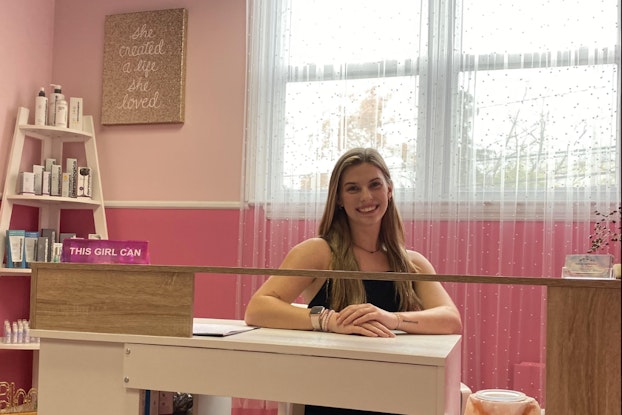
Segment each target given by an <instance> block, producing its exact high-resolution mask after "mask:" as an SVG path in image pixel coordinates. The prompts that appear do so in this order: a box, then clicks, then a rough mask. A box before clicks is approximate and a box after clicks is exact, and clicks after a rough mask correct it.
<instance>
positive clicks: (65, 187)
mask: <svg viewBox="0 0 622 415" xmlns="http://www.w3.org/2000/svg"><path fill="white" fill-rule="evenodd" d="M70 176H71V174H69V173H67V172H66V171H65V172H63V177H62V179H61V185H60V195H61V197H69V177H70Z"/></svg>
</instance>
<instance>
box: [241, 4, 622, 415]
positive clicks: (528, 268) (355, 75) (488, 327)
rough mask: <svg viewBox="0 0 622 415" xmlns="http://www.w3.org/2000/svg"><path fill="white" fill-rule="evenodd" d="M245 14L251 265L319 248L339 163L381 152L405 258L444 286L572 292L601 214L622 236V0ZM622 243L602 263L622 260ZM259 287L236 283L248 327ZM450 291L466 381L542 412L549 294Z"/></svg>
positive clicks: (295, 8) (259, 8)
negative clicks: (425, 267)
mask: <svg viewBox="0 0 622 415" xmlns="http://www.w3.org/2000/svg"><path fill="white" fill-rule="evenodd" d="M247 4H248V24H247V28H248V54H247V57H248V76H247V100H246V102H247V114H246V138H245V165H244V172H243V177H244V178H245V184H244V202H245V203H244V207H243V208H242V209H241V212H240V234H241V235H242V236H241V239H240V250H239V252H240V263H241V265H242V266H251V267H274V268H276V267H278V266H279V264H280V262H281V261H282V259H283V258H284V256H285V254H286V252H287V251H288V250H289V249H290V248H291V247H292V246H293V245H295V244H296V243H298V242H300V241H301V240H303V239H305V238H308V237H312V236H316V232H317V223H318V220H319V217H320V215H321V213H322V210H323V205H324V202H325V199H326V189H327V184H328V178H329V175H330V172H331V169H332V166H333V164H334V162H335V161H336V160H337V158H338V157H339V156H340V155H341V154H342V153H343V152H344V151H345V150H347V149H349V148H351V147H359V146H365V147H374V148H377V149H379V150H380V152H381V153H382V154H383V156H384V158H385V159H386V161H387V163H388V164H389V167H390V168H391V171H392V175H393V179H394V182H395V187H396V189H395V196H394V198H395V200H396V202H397V203H398V204H399V207H400V211H401V213H402V216H403V219H404V222H405V226H406V232H407V245H408V248H410V249H414V250H417V251H419V252H421V253H423V254H424V255H425V256H427V257H428V258H429V259H430V260H431V262H432V263H433V264H434V266H435V267H436V270H437V272H438V273H440V274H457V275H501V276H533V277H544V278H559V277H560V275H561V268H562V267H563V264H564V260H565V256H566V255H568V254H577V253H579V254H580V253H586V252H588V251H590V248H591V244H592V240H591V239H590V236H591V235H593V233H594V229H595V226H596V223H597V222H598V221H599V220H600V219H602V218H603V216H602V215H600V214H603V213H607V214H608V213H610V212H615V211H616V209H617V212H618V221H617V224H616V223H614V222H613V221H611V220H608V221H606V222H605V223H604V226H605V227H608V228H610V229H611V230H612V231H613V232H614V233H615V232H617V233H618V234H619V223H620V222H619V206H620V200H621V197H620V130H619V121H618V119H619V109H620V22H619V16H620V2H619V1H618V0H602V1H597V2H594V1H593V0H537V1H536V0H529V1H504V2H499V1H496V2H495V1H487V0H455V1H448V0H436V1H434V0H431V1H420V0H404V1H399V0H391V1H387V2H379V1H374V0H340V1H331V0H313V1H311V0H302V1H296V0H291V1H286V0H279V1H252V0H249V1H248V3H247ZM614 217H615V214H614V215H612V216H611V217H609V219H611V218H614ZM619 243H620V242H617V243H616V242H611V243H610V244H608V245H603V246H601V247H598V249H597V252H596V253H611V254H612V255H614V257H615V261H616V262H620V245H619ZM263 281H264V278H263V277H260V276H240V277H239V279H238V298H237V308H238V310H237V312H238V317H240V318H241V317H242V316H243V313H244V308H245V305H246V303H247V301H248V299H249V297H250V295H252V293H253V292H254V291H255V290H256V289H257V287H258V286H259V285H260V284H261V283H262V282H263ZM445 286H446V289H447V290H448V292H449V293H450V295H451V296H452V298H453V299H454V301H455V302H456V304H457V306H458V307H459V309H460V311H461V313H462V318H463V323H464V332H463V351H462V381H463V382H464V383H466V384H467V385H468V386H469V387H471V389H473V390H474V391H476V390H480V389H488V388H506V389H514V390H520V391H522V392H524V393H526V394H528V395H530V396H533V397H535V398H536V399H537V400H538V401H539V402H540V403H541V404H542V406H544V407H545V406H546V396H545V390H544V385H545V379H544V368H545V364H546V362H545V346H546V345H545V343H544V340H545V332H546V315H545V309H546V296H545V294H546V292H545V289H544V288H541V287H530V286H499V285H491V284H460V283H452V284H446V285H445ZM303 375H304V374H301V376H303ZM235 406H236V408H235V410H236V411H239V413H245V414H246V413H250V412H252V413H255V412H257V413H262V414H263V413H269V412H274V411H275V410H276V409H275V408H276V406H275V404H274V403H271V402H257V401H251V400H242V399H239V400H236V403H235Z"/></svg>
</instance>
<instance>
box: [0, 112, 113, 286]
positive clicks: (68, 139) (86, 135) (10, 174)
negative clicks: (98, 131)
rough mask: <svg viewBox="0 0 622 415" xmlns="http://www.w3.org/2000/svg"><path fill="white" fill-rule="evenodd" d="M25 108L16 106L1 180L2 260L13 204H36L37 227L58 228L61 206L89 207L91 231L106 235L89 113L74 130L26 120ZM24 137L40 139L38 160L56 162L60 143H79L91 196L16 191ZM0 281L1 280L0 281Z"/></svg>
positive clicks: (13, 271)
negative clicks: (82, 149)
mask: <svg viewBox="0 0 622 415" xmlns="http://www.w3.org/2000/svg"><path fill="white" fill-rule="evenodd" d="M29 113H30V111H29V110H28V108H24V107H20V108H19V110H18V112H17V121H16V123H15V132H14V134H13V143H12V145H11V153H10V155H9V161H8V166H7V171H6V177H5V180H4V189H3V193H2V205H1V206H0V258H1V259H2V260H1V261H2V263H3V262H4V260H5V248H6V246H5V245H6V230H7V229H9V226H10V223H11V216H12V214H13V206H15V205H25V206H33V207H37V208H39V229H41V228H52V229H57V230H60V212H61V210H64V209H87V210H88V209H90V210H92V212H93V219H94V223H95V233H97V234H99V235H101V237H102V238H104V239H107V238H108V227H107V225H106V215H105V211H104V198H103V195H102V187H101V178H100V175H99V161H98V159H97V147H96V145H95V133H94V128H93V117H92V116H90V115H85V116H84V118H83V130H74V129H69V128H62V127H52V126H36V125H30V124H28V116H29ZM26 137H31V138H33V139H37V140H40V141H41V164H43V163H44V161H45V159H47V158H54V159H56V160H57V163H59V164H60V163H63V144H64V143H83V144H84V150H85V155H86V164H87V166H88V167H90V168H91V171H92V175H93V176H92V198H90V199H88V198H68V197H57V196H35V195H20V194H17V178H18V174H19V170H20V165H21V162H22V155H23V151H24V142H25V140H26ZM3 275H30V270H29V269H17V268H6V267H4V265H2V267H0V277H2V276H3ZM0 284H1V281H0Z"/></svg>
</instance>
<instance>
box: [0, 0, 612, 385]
mask: <svg viewBox="0 0 622 415" xmlns="http://www.w3.org/2000/svg"><path fill="white" fill-rule="evenodd" d="M182 7H183V8H186V9H187V10H188V48H187V61H186V64H187V68H186V91H185V92H186V97H185V107H186V119H185V122H184V123H183V124H170V125H164V124H153V125H135V126H102V125H101V124H100V112H101V97H102V69H103V47H104V19H105V16H106V15H110V14H117V13H126V12H136V11H146V10H161V9H172V8H182ZM245 13H246V2H245V0H203V1H196V0H195V1H192V0H176V1H173V0H108V1H105V2H91V1H84V0H21V1H19V2H4V3H3V7H2V13H1V14H0V79H1V80H2V81H1V82H2V87H1V88H2V89H1V91H2V92H0V185H2V184H3V183H4V175H5V169H6V165H7V162H8V152H9V149H10V146H11V140H12V136H13V129H14V125H15V116H16V113H17V109H18V107H20V106H25V107H28V108H30V109H31V111H32V109H33V104H34V97H35V95H36V93H37V91H38V90H39V88H40V87H41V86H48V85H49V84H50V83H52V82H53V83H57V84H61V85H62V87H63V92H64V93H65V94H66V95H67V96H81V97H83V98H84V110H85V113H86V114H92V115H93V117H94V121H95V134H96V140H97V148H98V152H99V162H100V170H101V172H100V173H101V178H102V186H103V189H102V190H103V195H104V199H105V205H106V216H107V221H108V233H109V237H110V238H111V239H140V240H148V241H149V242H150V255H151V261H152V263H154V264H180V265H214V266H216V265H222V266H236V265H238V263H237V260H238V239H239V238H238V236H239V233H240V231H239V217H240V213H239V208H240V200H241V183H242V177H241V171H242V165H241V163H242V148H243V132H244V88H245V57H246V51H245V30H246V27H245ZM68 150H69V151H70V153H71V154H73V155H75V156H76V157H78V158H79V159H80V158H82V157H83V154H81V150H80V149H79V148H69V149H68ZM39 157H40V154H39V150H38V147H37V145H35V143H30V142H29V143H27V147H26V157H25V158H24V160H23V166H24V167H25V166H28V165H32V164H33V163H35V162H38V160H39ZM2 190H3V189H2V188H0V191H2ZM524 226H525V229H523V230H521V231H520V232H518V233H516V234H512V235H502V234H501V232H500V229H499V224H498V223H482V224H478V228H481V229H483V230H485V231H486V232H482V237H481V241H480V242H481V246H479V247H478V248H481V249H478V250H475V249H474V250H473V252H481V253H482V254H481V255H479V256H478V255H475V256H473V255H471V256H469V255H470V254H469V253H468V252H463V251H462V250H461V249H460V248H456V251H455V252H443V253H442V254H441V253H438V252H436V253H429V252H427V250H429V249H428V248H430V247H429V246H427V247H426V246H425V242H422V243H423V244H424V245H422V246H421V247H415V248H416V249H420V250H421V251H422V252H424V253H426V255H429V256H430V259H431V260H432V262H433V263H434V264H435V266H436V268H437V270H438V271H439V272H442V273H448V274H452V273H456V272H455V271H456V269H460V265H459V264H458V263H459V262H460V261H463V260H466V259H467V258H468V260H469V261H471V263H473V262H475V263H476V265H475V268H476V269H477V270H478V271H477V274H481V275H485V274H489V273H495V272H499V273H501V274H502V275H504V270H503V269H499V270H496V269H495V270H492V269H489V268H490V267H489V266H493V267H498V266H499V264H498V263H496V261H495V259H494V258H493V257H492V256H491V255H489V254H485V253H486V252H496V247H497V244H498V243H499V241H503V240H505V239H506V238H509V239H525V240H529V238H533V235H537V234H539V233H540V232H541V228H539V225H538V224H537V223H530V224H524ZM12 227H13V228H23V229H28V230H36V229H37V212H36V210H34V209H31V208H22V209H18V210H17V212H16V214H15V215H14V217H13V222H12ZM92 229H93V221H92V217H91V215H90V214H89V212H81V211H78V212H71V213H64V216H63V220H62V228H61V232H77V233H78V235H79V236H85V235H86V234H87V233H89V232H92ZM435 229H437V231H438V232H441V230H442V229H444V227H443V224H442V223H440V224H439V226H438V227H435ZM443 232H444V234H443V235H440V237H443V238H456V240H459V238H460V237H461V232H468V230H461V229H457V230H456V229H454V230H453V231H452V230H446V232H445V231H443ZM490 235H494V237H490ZM553 237H555V236H553ZM533 240H537V238H533ZM519 242H520V241H519ZM428 243H430V242H429V241H428ZM516 246H523V244H521V243H518V242H517V244H516ZM530 246H531V248H532V249H533V252H531V251H530V252H524V251H521V252H517V254H516V257H517V258H520V260H521V261H524V263H525V264H532V263H534V261H537V258H538V257H539V256H538V255H537V252H536V251H538V249H539V248H541V247H539V245H538V244H537V243H533V244H531V245H530ZM539 252H541V250H540V251H539ZM284 254H285V252H283V253H276V254H274V253H272V255H284ZM532 254H533V255H532ZM552 255H553V256H555V261H553V262H554V265H555V268H556V269H561V265H562V263H563V255H564V252H559V253H552ZM617 255H618V256H617V260H618V262H619V253H618V254H617ZM451 258H453V259H454V260H453V261H452V260H451ZM517 260H518V259H517ZM457 264H458V265H457ZM526 266H528V265H526ZM456 267H458V268H456ZM501 268H503V267H501ZM534 269H537V268H534ZM510 274H511V275H514V274H512V273H510ZM522 275H532V274H531V273H530V271H529V270H525V272H524V273H523V274H522ZM238 288H239V287H238V286H237V279H236V278H235V277H232V276H226V275H222V276H221V275H201V276H198V277H197V281H196V290H195V292H196V294H195V295H196V297H195V314H196V315H197V316H209V317H216V318H236V317H239V315H237V314H236V303H235V300H234V299H235V298H236V294H237V289H238ZM29 289H30V279H29V278H28V277H15V276H0V320H4V319H9V320H16V319H18V318H26V317H27V316H28V300H29ZM448 289H449V291H450V293H451V294H452V296H454V300H455V301H456V304H457V305H458V306H459V307H460V308H461V311H463V313H464V311H465V310H467V309H468V314H464V315H463V319H464V322H465V328H468V329H469V330H470V331H469V334H468V335H467V336H465V339H464V344H465V345H466V346H465V347H467V349H465V350H467V351H468V353H467V354H466V355H464V358H463V364H465V365H468V367H469V373H467V374H466V376H465V379H463V380H465V381H468V378H469V377H470V376H473V379H475V378H477V379H480V378H481V379H484V381H486V379H488V377H486V376H483V377H482V376H480V375H479V374H477V375H476V374H472V373H471V372H470V371H474V372H477V371H478V370H479V369H480V368H479V367H478V366H477V365H475V364H471V362H470V360H471V359H475V357H474V355H473V354H477V360H478V361H479V360H480V359H479V357H480V356H490V357H489V358H488V360H491V361H490V362H488V363H489V366H492V367H497V366H498V367H499V368H501V367H503V368H504V369H503V370H506V371H508V373H507V376H506V377H507V378H509V379H510V380H509V381H508V383H506V384H496V385H493V384H486V385H485V386H487V387H509V388H512V387H515V385H514V383H516V384H518V383H522V384H528V385H529V384H531V385H532V386H533V382H532V380H533V379H534V378H539V377H540V374H541V369H542V368H541V367H540V366H538V364H539V362H540V360H541V356H542V351H543V349H544V345H543V344H542V343H541V341H542V339H543V337H542V333H541V331H542V330H543V326H542V325H536V328H535V329H534V325H533V324H530V323H529V321H530V320H532V321H533V320H534V319H535V320H537V321H541V320H542V318H543V316H542V304H543V301H544V300H543V297H544V292H543V290H542V289H539V288H533V289H532V288H524V289H523V288H516V289H515V290H512V289H510V290H499V289H498V288H496V287H491V288H487V289H484V290H481V291H479V292H473V291H469V290H468V289H467V288H465V287H464V286H460V285H459V284H455V285H453V284H452V285H450V286H449V287H448ZM524 290H529V292H528V293H525V292H523V291H524ZM482 296H488V297H489V298H490V309H487V308H486V307H487V306H486V307H482V308H478V307H471V305H472V304H471V302H473V301H474V298H475V297H478V303H483V304H486V302H485V301H481V302H480V301H479V299H481V297H482ZM499 303H503V304H507V307H509V308H513V309H515V310H518V311H519V313H514V314H507V315H506V314H504V315H497V313H499V310H502V309H503V308H499V307H498V304H499ZM522 311H524V312H525V314H524V315H523V313H522ZM504 313H505V312H504ZM482 316H484V317H482ZM515 319H519V320H520V321H511V320H515ZM486 320H490V321H492V320H495V321H496V323H494V324H493V323H490V325H489V326H487V325H486ZM500 322H502V323H503V324H506V323H507V324H510V323H511V324H513V327H518V329H516V331H517V332H518V334H520V336H522V337H523V338H525V337H526V338H528V342H527V343H529V344H530V346H529V347H527V348H524V349H522V350H515V348H516V343H515V342H514V340H515V338H516V336H515V338H512V336H511V335H510V336H508V334H507V333H505V332H503V331H499V328H500V327H503V324H501V323H500ZM500 324H501V325H500ZM475 325H477V327H479V329H478V330H477V331H471V327H473V326H475ZM510 334H516V333H510ZM532 340H533V341H532ZM506 343H507V344H506ZM508 362H509V364H508ZM521 362H526V363H525V364H522V363H521ZM533 362H535V363H536V364H535V365H534V364H532V363H533ZM521 364H522V366H521ZM513 365H517V366H513ZM31 367H32V352H27V351H7V350H0V381H12V382H15V384H16V386H17V387H22V388H28V387H30V385H31V382H32V379H31ZM504 376H505V375H504ZM512 379H513V380H512ZM540 381H541V379H537V382H540ZM512 382H514V383H512ZM530 382H531V383H530ZM467 383H468V382H467ZM469 386H471V387H474V388H475V389H479V388H480V386H481V385H469ZM539 387H540V383H537V384H535V386H533V388H534V389H533V390H525V392H526V393H529V394H531V395H532V396H535V395H537V394H538V393H539V392H540V391H539V389H538V388H539ZM0 392H1V391H0Z"/></svg>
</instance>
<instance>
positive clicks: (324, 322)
mask: <svg viewBox="0 0 622 415" xmlns="http://www.w3.org/2000/svg"><path fill="white" fill-rule="evenodd" d="M334 312H335V310H331V309H330V308H327V309H325V310H324V311H323V312H322V314H320V329H321V330H322V331H329V330H328V321H329V320H330V316H331V315H332V314H333V313H334Z"/></svg>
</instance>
